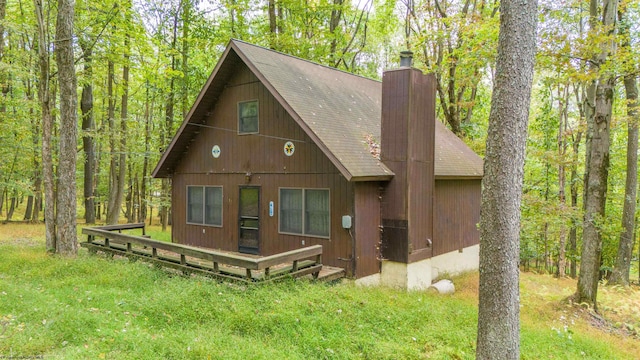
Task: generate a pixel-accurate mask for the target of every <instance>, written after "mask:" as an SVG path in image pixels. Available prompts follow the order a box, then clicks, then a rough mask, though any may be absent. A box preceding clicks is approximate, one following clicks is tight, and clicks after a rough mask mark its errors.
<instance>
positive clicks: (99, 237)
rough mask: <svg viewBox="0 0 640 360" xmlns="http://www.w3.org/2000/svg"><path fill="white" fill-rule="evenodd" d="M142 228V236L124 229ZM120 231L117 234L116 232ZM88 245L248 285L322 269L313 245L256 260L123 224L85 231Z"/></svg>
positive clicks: (318, 249) (319, 254) (91, 248)
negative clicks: (161, 237)
mask: <svg viewBox="0 0 640 360" xmlns="http://www.w3.org/2000/svg"><path fill="white" fill-rule="evenodd" d="M132 229H142V233H143V235H142V236H137V235H130V234H125V233H122V230H132ZM116 231H117V232H116ZM82 233H83V234H85V235H87V242H83V243H80V245H81V246H83V247H86V248H87V249H89V251H90V252H96V251H103V252H105V253H107V254H110V255H113V254H118V255H123V256H127V257H129V258H133V259H143V260H146V261H151V262H153V263H156V264H159V265H163V266H167V267H171V268H174V269H178V270H182V271H184V272H189V273H191V272H194V273H200V274H205V275H209V276H214V277H221V278H228V279H233V280H241V281H246V282H254V281H264V280H275V279H279V278H283V277H298V276H303V275H308V274H312V275H313V276H314V278H315V277H317V276H318V273H319V272H320V270H321V269H322V246H321V245H314V246H309V247H305V248H302V249H296V250H292V251H287V252H284V253H279V254H275V255H269V256H263V257H256V256H244V255H242V254H239V253H231V252H225V251H217V250H211V249H203V248H199V247H194V246H189V245H183V244H174V243H168V242H164V241H158V240H152V239H150V238H149V237H148V236H146V235H145V230H144V224H143V223H140V224H122V225H108V226H100V227H87V228H84V229H82Z"/></svg>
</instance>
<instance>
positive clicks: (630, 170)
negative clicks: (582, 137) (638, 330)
mask: <svg viewBox="0 0 640 360" xmlns="http://www.w3.org/2000/svg"><path fill="white" fill-rule="evenodd" d="M626 12H627V9H626V8H624V9H621V11H620V14H619V17H620V35H622V38H623V42H622V44H621V45H622V46H623V47H625V48H630V43H629V29H628V27H629V25H630V24H629V20H628V19H627V17H626ZM627 71H628V73H627V74H626V75H625V76H624V89H625V93H626V97H627V178H626V182H625V188H624V206H623V208H622V229H623V230H622V232H621V233H620V242H619V243H618V254H617V255H616V264H615V266H614V268H613V272H612V273H611V277H610V279H609V281H610V282H611V283H614V284H620V285H624V286H628V285H629V271H630V269H631V257H632V255H633V243H634V235H635V233H634V232H635V213H636V203H637V186H638V121H640V116H638V86H637V69H636V66H634V65H631V66H630V69H627Z"/></svg>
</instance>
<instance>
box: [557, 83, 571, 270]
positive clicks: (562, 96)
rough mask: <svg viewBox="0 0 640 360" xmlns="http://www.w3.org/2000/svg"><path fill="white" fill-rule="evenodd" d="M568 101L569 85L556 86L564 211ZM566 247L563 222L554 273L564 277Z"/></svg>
mask: <svg viewBox="0 0 640 360" xmlns="http://www.w3.org/2000/svg"><path fill="white" fill-rule="evenodd" d="M568 102H569V85H568V84H565V87H564V90H563V92H562V93H561V92H560V89H559V88H558V108H559V111H558V115H559V116H558V117H559V125H558V159H559V161H560V163H559V165H558V200H560V209H561V211H563V212H564V210H565V209H566V205H567V204H566V203H567V201H566V196H565V187H566V169H565V156H566V154H567V142H566V140H565V130H566V124H567V106H566V104H567V103H568ZM566 247H567V226H566V224H565V223H564V222H563V223H562V224H561V225H560V239H559V241H558V271H557V272H556V275H557V276H559V277H564V276H565V275H566Z"/></svg>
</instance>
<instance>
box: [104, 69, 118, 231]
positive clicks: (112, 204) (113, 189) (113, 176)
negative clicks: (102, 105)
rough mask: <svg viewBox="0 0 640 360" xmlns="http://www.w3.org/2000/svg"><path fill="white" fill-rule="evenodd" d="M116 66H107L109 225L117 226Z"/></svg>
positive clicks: (107, 220)
mask: <svg viewBox="0 0 640 360" xmlns="http://www.w3.org/2000/svg"><path fill="white" fill-rule="evenodd" d="M114 67H115V66H114V64H113V61H111V60H109V61H108V64H107V97H108V98H109V101H108V105H107V118H108V122H109V148H110V156H109V158H110V161H109V196H108V200H107V219H106V223H107V224H117V223H118V217H119V215H120V204H119V203H118V184H119V182H118V161H117V160H118V154H117V145H116V144H117V141H116V133H117V131H116V119H115V117H116V115H115V114H116V101H115V95H114V93H113V83H114V76H115V75H114V72H115V70H114Z"/></svg>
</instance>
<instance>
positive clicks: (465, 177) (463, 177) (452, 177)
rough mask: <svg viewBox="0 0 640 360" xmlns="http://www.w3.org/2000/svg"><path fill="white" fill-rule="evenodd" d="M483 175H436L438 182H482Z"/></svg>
mask: <svg viewBox="0 0 640 360" xmlns="http://www.w3.org/2000/svg"><path fill="white" fill-rule="evenodd" d="M482 177H483V176H482V175H436V176H435V178H436V180H482Z"/></svg>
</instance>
